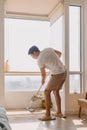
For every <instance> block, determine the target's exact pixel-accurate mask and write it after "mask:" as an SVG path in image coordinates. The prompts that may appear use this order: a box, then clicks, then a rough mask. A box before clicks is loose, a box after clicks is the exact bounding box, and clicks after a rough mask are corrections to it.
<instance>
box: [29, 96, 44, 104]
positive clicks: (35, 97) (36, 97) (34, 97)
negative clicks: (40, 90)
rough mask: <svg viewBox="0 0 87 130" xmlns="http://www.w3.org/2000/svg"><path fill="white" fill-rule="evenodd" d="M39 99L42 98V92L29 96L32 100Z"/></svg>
mask: <svg viewBox="0 0 87 130" xmlns="http://www.w3.org/2000/svg"><path fill="white" fill-rule="evenodd" d="M39 99H41V100H42V99H43V96H42V94H37V95H35V96H33V97H32V98H31V100H32V101H33V102H34V101H37V100H39Z"/></svg>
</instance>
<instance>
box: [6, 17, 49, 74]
mask: <svg viewBox="0 0 87 130" xmlns="http://www.w3.org/2000/svg"><path fill="white" fill-rule="evenodd" d="M49 28H50V23H49V22H48V21H36V20H24V19H11V18H5V61H7V60H8V64H9V71H15V72H37V71H39V68H38V66H37V63H36V60H33V59H32V58H31V57H29V56H28V49H29V47H31V46H32V45H37V46H38V47H39V48H40V49H41V50H42V49H43V48H46V47H48V46H49V34H50V33H49V31H50V29H49Z"/></svg>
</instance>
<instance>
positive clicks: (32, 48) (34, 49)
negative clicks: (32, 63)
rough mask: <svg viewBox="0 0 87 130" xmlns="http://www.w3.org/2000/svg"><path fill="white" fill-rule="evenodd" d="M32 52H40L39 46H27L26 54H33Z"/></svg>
mask: <svg viewBox="0 0 87 130" xmlns="http://www.w3.org/2000/svg"><path fill="white" fill-rule="evenodd" d="M34 52H40V50H39V48H38V47H37V46H35V45H34V46H32V47H30V48H29V50H28V55H30V54H34Z"/></svg>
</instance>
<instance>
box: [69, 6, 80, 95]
mask: <svg viewBox="0 0 87 130" xmlns="http://www.w3.org/2000/svg"><path fill="white" fill-rule="evenodd" d="M81 44H82V43H81V7H80V6H69V71H70V76H69V81H70V82H69V83H70V93H80V92H81V91H82V66H81V62H82V59H81V55H82V53H81V52H82V51H81Z"/></svg>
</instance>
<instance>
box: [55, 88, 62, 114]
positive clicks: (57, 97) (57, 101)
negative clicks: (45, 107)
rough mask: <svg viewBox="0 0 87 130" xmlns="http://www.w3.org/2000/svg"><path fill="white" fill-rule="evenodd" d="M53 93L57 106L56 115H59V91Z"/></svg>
mask: <svg viewBox="0 0 87 130" xmlns="http://www.w3.org/2000/svg"><path fill="white" fill-rule="evenodd" d="M53 93H54V96H55V100H56V105H57V112H56V113H57V114H59V113H60V114H61V113H62V112H61V97H60V94H59V90H54V91H53Z"/></svg>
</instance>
